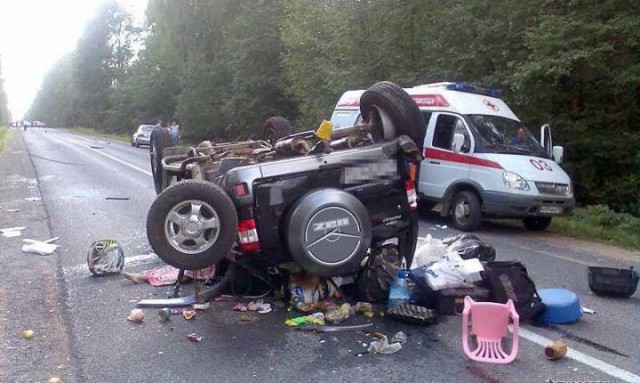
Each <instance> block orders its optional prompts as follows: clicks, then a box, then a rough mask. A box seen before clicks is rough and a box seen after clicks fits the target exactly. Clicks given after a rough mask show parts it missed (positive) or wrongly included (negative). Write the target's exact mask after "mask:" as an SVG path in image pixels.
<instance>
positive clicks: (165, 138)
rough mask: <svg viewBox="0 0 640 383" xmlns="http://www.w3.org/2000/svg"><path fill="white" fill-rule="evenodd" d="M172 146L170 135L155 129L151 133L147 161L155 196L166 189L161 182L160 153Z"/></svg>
mask: <svg viewBox="0 0 640 383" xmlns="http://www.w3.org/2000/svg"><path fill="white" fill-rule="evenodd" d="M172 146H173V137H171V133H169V132H167V131H166V130H164V129H161V128H156V129H154V130H153V132H151V138H150V141H149V159H150V160H151V174H153V186H154V187H155V189H156V194H160V193H161V192H162V190H163V189H164V188H165V187H166V185H163V182H162V151H163V150H164V149H166V148H170V147H172Z"/></svg>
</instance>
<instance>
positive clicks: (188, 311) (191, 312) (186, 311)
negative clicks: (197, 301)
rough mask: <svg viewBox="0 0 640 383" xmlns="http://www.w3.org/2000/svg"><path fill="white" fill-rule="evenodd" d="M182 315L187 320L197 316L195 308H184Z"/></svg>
mask: <svg viewBox="0 0 640 383" xmlns="http://www.w3.org/2000/svg"><path fill="white" fill-rule="evenodd" d="M182 316H183V317H184V319H186V320H191V319H193V317H195V316H196V310H194V309H184V310H182Z"/></svg>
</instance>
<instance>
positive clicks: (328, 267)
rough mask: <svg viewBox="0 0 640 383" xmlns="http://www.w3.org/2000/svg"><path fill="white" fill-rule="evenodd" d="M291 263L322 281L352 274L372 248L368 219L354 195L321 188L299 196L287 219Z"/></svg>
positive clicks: (365, 211) (363, 208)
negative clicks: (324, 278) (323, 278)
mask: <svg viewBox="0 0 640 383" xmlns="http://www.w3.org/2000/svg"><path fill="white" fill-rule="evenodd" d="M286 222H287V226H286V240H287V244H288V247H289V252H290V253H291V257H292V258H293V260H294V261H295V262H296V263H297V264H298V265H299V266H300V267H302V268H303V269H305V270H306V271H308V272H310V273H312V274H315V275H319V276H321V277H334V276H339V275H345V274H349V273H352V272H355V271H356V270H357V268H358V266H359V265H360V261H361V260H362V258H363V257H364V256H365V254H366V253H367V250H368V249H369V246H371V219H370V217H369V213H368V212H367V209H366V207H365V206H364V205H363V204H362V202H360V201H359V200H358V199H357V198H356V197H354V196H353V195H351V194H349V193H347V192H345V191H343V190H340V189H331V188H323V189H316V190H314V191H311V192H309V193H307V194H305V195H304V196H302V197H301V198H300V199H299V200H298V201H297V202H295V203H294V205H293V206H292V208H291V213H290V214H289V215H288V217H287V221H286Z"/></svg>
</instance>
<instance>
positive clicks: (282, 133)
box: [264, 116, 293, 145]
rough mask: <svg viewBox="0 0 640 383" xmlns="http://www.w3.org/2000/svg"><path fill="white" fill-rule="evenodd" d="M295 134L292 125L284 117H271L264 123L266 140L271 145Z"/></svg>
mask: <svg viewBox="0 0 640 383" xmlns="http://www.w3.org/2000/svg"><path fill="white" fill-rule="evenodd" d="M292 133H293V128H292V127H291V123H290V122H289V120H287V119H286V118H284V117H280V116H275V117H270V118H269V119H267V121H266V122H265V123H264V140H265V141H267V142H268V143H270V144H271V145H273V144H275V143H276V141H278V140H279V139H281V138H282V137H286V136H288V135H290V134H292Z"/></svg>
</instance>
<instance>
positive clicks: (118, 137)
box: [65, 127, 131, 143]
mask: <svg viewBox="0 0 640 383" xmlns="http://www.w3.org/2000/svg"><path fill="white" fill-rule="evenodd" d="M65 129H66V130H68V131H70V132H73V133H77V134H82V135H85V136H91V137H99V138H105V139H108V140H115V141H120V142H125V143H130V142H131V136H130V135H128V134H114V133H103V132H98V131H97V130H95V129H91V128H82V127H73V128H65Z"/></svg>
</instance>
